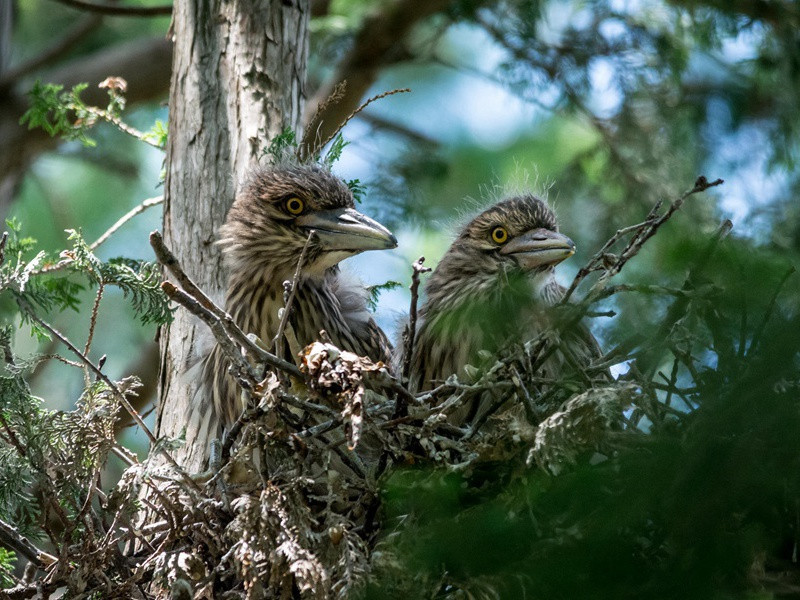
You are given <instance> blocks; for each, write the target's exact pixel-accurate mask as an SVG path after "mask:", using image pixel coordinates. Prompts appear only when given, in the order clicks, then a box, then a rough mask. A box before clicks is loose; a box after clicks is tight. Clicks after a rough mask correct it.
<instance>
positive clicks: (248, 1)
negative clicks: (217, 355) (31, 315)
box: [156, 0, 310, 471]
mask: <svg viewBox="0 0 800 600" xmlns="http://www.w3.org/2000/svg"><path fill="white" fill-rule="evenodd" d="M309 14H310V7H309V1H308V0H291V1H287V0H228V1H223V0H179V1H177V2H175V6H174V12H173V27H174V36H175V49H174V55H173V69H172V84H171V90H170V101H169V106H170V115H169V141H168V147H167V175H166V184H165V187H166V203H165V205H164V231H163V235H164V240H165V241H166V243H167V244H168V245H169V246H170V247H171V248H172V250H173V251H174V252H175V254H176V256H177V257H178V259H179V261H180V262H181V264H182V265H183V267H184V269H185V270H186V272H187V273H188V274H189V276H190V277H192V278H193V279H194V281H195V282H196V283H197V284H198V285H200V286H201V287H202V288H203V289H204V290H205V291H206V292H207V293H208V294H209V295H210V296H211V297H212V298H214V299H215V300H221V299H222V297H223V292H224V286H225V279H226V277H225V271H224V269H223V265H222V261H221V256H220V252H219V250H218V248H217V246H216V245H215V244H214V240H215V239H216V231H217V229H218V227H219V226H220V225H221V224H222V223H223V221H224V218H225V214H226V212H227V211H228V208H229V207H230V205H231V203H232V202H233V199H234V195H235V192H236V190H237V188H238V186H239V185H240V184H241V183H242V181H243V179H244V178H245V176H246V173H247V171H248V170H249V169H250V168H252V167H253V166H254V165H255V164H256V163H257V162H258V160H259V157H260V156H261V155H262V153H263V148H264V147H265V146H266V145H267V143H268V141H269V139H270V138H271V137H273V136H275V135H276V134H278V133H280V132H281V131H282V130H283V129H284V128H285V127H292V128H294V129H295V130H297V128H298V127H299V125H300V122H301V121H300V116H301V111H302V107H303V103H304V100H305V98H304V96H305V92H304V80H305V73H306V63H307V58H308V19H309ZM206 335H207V334H206V331H205V326H204V325H203V324H202V323H200V322H199V321H197V320H196V319H194V318H193V317H192V316H191V315H189V314H188V313H187V312H186V311H181V310H179V311H177V312H176V313H175V320H174V321H173V322H172V324H171V325H170V326H169V327H167V328H165V329H164V330H163V331H162V335H161V357H162V358H161V376H160V391H159V405H158V412H157V417H156V419H157V420H156V429H157V435H158V436H159V437H161V436H167V437H178V436H180V435H181V432H182V430H183V429H184V427H187V422H189V423H191V419H190V418H189V416H190V409H191V402H192V398H191V394H192V391H193V388H194V385H193V382H192V381H191V378H192V377H191V376H190V375H187V370H188V369H189V368H190V367H191V366H192V364H193V363H194V362H196V361H197V359H198V352H199V351H200V350H201V346H202V342H201V340H203V339H204V338H205V336H206ZM206 437H207V436H206V435H205V434H204V432H203V431H202V430H197V429H196V428H195V429H194V430H192V426H189V427H187V430H186V444H185V445H184V446H183V448H182V449H181V450H179V451H177V452H176V453H175V454H176V459H177V460H178V461H179V462H180V463H181V464H182V465H183V466H184V467H186V468H187V469H189V470H190V471H192V470H198V469H200V468H202V466H203V464H204V463H205V461H206V459H207V455H208V446H209V441H210V440H209V439H205V438H206Z"/></svg>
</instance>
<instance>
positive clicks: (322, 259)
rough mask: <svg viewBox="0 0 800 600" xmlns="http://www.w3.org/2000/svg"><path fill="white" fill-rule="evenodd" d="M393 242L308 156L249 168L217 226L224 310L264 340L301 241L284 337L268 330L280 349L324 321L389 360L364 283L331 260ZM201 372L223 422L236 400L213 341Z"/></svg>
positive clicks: (363, 350)
mask: <svg viewBox="0 0 800 600" xmlns="http://www.w3.org/2000/svg"><path fill="white" fill-rule="evenodd" d="M312 231H313V232H314V233H313V234H311V232H312ZM309 235H311V239H310V240H309ZM396 244H397V242H396V240H395V238H394V236H393V235H392V234H391V233H390V232H389V231H388V230H387V229H386V228H384V227H383V226H382V225H380V224H379V223H377V222H375V221H373V220H371V219H369V218H368V217H366V216H364V215H363V214H361V213H359V212H357V211H355V210H354V209H353V197H352V193H351V192H350V190H349V189H348V187H347V185H345V183H344V182H342V181H341V180H340V179H338V178H336V177H335V176H333V175H331V174H330V173H329V172H328V171H326V170H324V169H322V168H319V167H310V166H303V167H301V166H288V167H274V168H269V169H262V170H259V171H256V172H255V173H254V174H253V176H252V178H251V180H250V181H249V183H248V184H246V185H245V186H244V188H243V189H242V192H241V193H240V194H239V195H238V196H237V198H236V200H235V202H234V204H233V206H232V207H231V209H230V211H229V213H228V217H227V219H226V222H225V224H224V225H223V227H222V228H221V229H220V245H221V246H222V249H223V253H224V255H225V264H226V266H227V268H228V269H229V282H228V291H227V294H226V300H225V307H226V310H227V311H228V313H229V314H230V315H231V316H232V317H233V320H234V321H235V322H236V323H237V324H238V325H239V327H241V328H242V330H243V331H245V332H246V333H253V334H255V335H257V336H258V337H259V338H260V339H261V341H262V343H264V344H266V345H268V346H269V345H271V344H272V342H273V338H275V336H276V334H277V332H278V327H279V321H280V318H279V310H280V309H281V308H282V307H283V306H284V281H291V280H292V279H293V276H294V273H295V270H296V269H297V266H298V261H299V259H300V256H301V254H302V252H303V249H304V247H305V258H304V260H303V264H302V265H301V266H300V270H299V278H298V282H297V288H296V291H295V297H294V300H293V302H292V305H291V311H290V314H289V319H288V323H287V325H288V326H287V328H286V333H287V335H286V336H285V338H286V339H281V340H276V344H280V345H281V351H284V354H285V355H287V356H288V350H290V348H291V346H293V344H289V343H288V342H287V340H289V339H291V340H292V341H296V343H297V345H298V346H299V347H300V348H302V347H304V346H306V345H307V344H310V343H311V342H313V341H315V340H317V339H318V338H319V334H320V331H321V330H325V331H326V332H327V334H328V335H329V336H330V338H331V340H332V341H333V343H334V344H336V345H337V346H339V347H340V348H342V349H345V350H350V351H353V352H355V353H357V354H360V355H363V356H368V357H370V358H372V359H373V360H376V361H377V360H384V361H388V360H389V356H390V353H391V349H392V348H391V344H390V343H389V341H388V339H387V338H386V336H385V334H384V333H383V331H381V330H380V328H379V327H378V326H377V325H376V324H375V322H374V321H373V320H372V318H371V316H370V314H369V312H368V311H367V306H366V293H365V290H364V289H363V286H360V284H358V283H357V282H355V281H350V280H348V279H347V278H346V277H344V276H343V275H342V273H341V272H340V271H339V267H338V263H339V262H340V261H341V260H343V259H344V258H347V257H348V256H353V255H354V254H357V253H359V252H362V251H364V250H373V249H376V250H377V249H385V248H393V247H395V246H396ZM202 377H203V382H202V389H203V391H204V394H205V395H206V397H208V396H210V397H211V399H212V404H213V407H214V413H215V415H216V416H217V419H218V421H219V422H220V424H221V425H222V426H223V427H228V426H230V425H231V423H233V421H235V419H236V418H237V417H238V416H239V414H240V413H241V411H242V408H243V407H242V406H241V403H240V401H239V396H240V392H239V389H238V386H237V385H236V383H235V381H234V380H233V378H232V377H231V376H230V375H229V374H228V361H227V359H226V358H225V356H224V354H223V352H222V351H221V349H220V347H219V346H215V347H214V348H213V350H212V351H211V353H210V355H209V356H208V357H207V358H206V360H205V362H204V365H203V376H202Z"/></svg>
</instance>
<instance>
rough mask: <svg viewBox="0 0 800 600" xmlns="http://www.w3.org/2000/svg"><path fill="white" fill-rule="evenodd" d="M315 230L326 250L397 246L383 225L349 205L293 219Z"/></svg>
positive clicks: (358, 250) (303, 226) (354, 249)
mask: <svg viewBox="0 0 800 600" xmlns="http://www.w3.org/2000/svg"><path fill="white" fill-rule="evenodd" d="M295 223H296V224H297V225H299V226H300V227H302V228H303V229H313V230H314V231H316V232H317V236H318V237H319V240H320V242H321V243H322V245H323V247H324V248H325V250H340V251H346V252H362V251H364V250H388V249H389V248H397V238H396V237H394V235H392V232H391V231H389V230H388V229H386V227H384V226H383V225H381V224H380V223H378V222H377V221H374V220H372V219H370V218H369V217H368V216H367V215H364V214H362V213H360V212H358V211H357V210H353V209H352V208H337V209H333V210H319V211H316V212H310V213H308V214H305V215H302V216H300V217H297V219H295Z"/></svg>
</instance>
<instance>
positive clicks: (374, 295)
mask: <svg viewBox="0 0 800 600" xmlns="http://www.w3.org/2000/svg"><path fill="white" fill-rule="evenodd" d="M402 286H403V284H402V283H400V282H399V281H392V280H389V281H386V282H384V283H379V284H377V285H369V286H367V306H368V307H369V309H370V310H371V311H374V310H375V309H376V308H378V300H379V299H380V297H381V294H382V293H383V292H388V291H390V290H396V289H397V288H399V287H402Z"/></svg>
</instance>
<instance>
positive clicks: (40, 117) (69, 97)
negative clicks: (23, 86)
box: [20, 81, 97, 147]
mask: <svg viewBox="0 0 800 600" xmlns="http://www.w3.org/2000/svg"><path fill="white" fill-rule="evenodd" d="M87 87H88V84H86V83H79V84H78V85H76V86H74V87H73V88H72V89H71V90H70V91H66V92H65V91H62V90H63V89H64V86H63V85H57V84H52V83H47V84H42V83H41V82H40V81H37V82H36V83H35V84H34V85H33V88H32V89H31V91H30V92H28V97H29V98H30V101H31V107H30V108H29V109H28V110H27V111H25V114H23V115H22V118H20V124H25V123H27V124H28V129H33V128H34V127H41V128H42V129H44V130H45V131H46V132H47V133H49V134H50V135H51V136H53V137H55V136H62V137H63V138H64V139H66V140H77V141H79V142H81V143H82V144H83V145H84V146H89V147H91V146H95V145H97V142H95V141H94V140H93V139H91V138H90V137H88V135H87V132H88V130H89V128H90V127H91V125H92V120H91V119H90V115H89V113H88V111H87V106H86V104H84V102H83V100H81V98H80V94H81V92H82V91H83V90H85V89H86V88H87Z"/></svg>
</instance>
